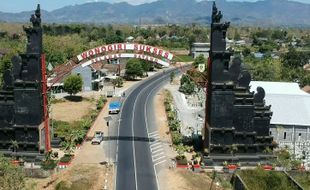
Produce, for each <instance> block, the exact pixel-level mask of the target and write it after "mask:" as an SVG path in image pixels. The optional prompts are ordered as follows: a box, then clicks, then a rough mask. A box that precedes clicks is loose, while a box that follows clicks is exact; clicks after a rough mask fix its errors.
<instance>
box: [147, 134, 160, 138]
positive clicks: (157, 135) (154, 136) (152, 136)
mask: <svg viewBox="0 0 310 190" xmlns="http://www.w3.org/2000/svg"><path fill="white" fill-rule="evenodd" d="M149 137H151V138H156V137H159V134H153V135H149Z"/></svg>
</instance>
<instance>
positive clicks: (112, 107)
mask: <svg viewBox="0 0 310 190" xmlns="http://www.w3.org/2000/svg"><path fill="white" fill-rule="evenodd" d="M120 111H121V102H120V101H113V102H111V103H110V104H109V114H112V113H116V114H118V113H119V112H120Z"/></svg>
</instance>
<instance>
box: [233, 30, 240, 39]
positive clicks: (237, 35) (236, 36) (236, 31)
mask: <svg viewBox="0 0 310 190" xmlns="http://www.w3.org/2000/svg"><path fill="white" fill-rule="evenodd" d="M240 39H241V37H240V34H239V32H238V30H235V33H234V40H240Z"/></svg>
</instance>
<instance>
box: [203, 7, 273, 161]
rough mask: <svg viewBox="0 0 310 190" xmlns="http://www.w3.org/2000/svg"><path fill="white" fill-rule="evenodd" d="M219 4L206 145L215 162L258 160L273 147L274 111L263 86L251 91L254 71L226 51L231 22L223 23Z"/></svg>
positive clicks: (210, 68)
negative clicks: (254, 91)
mask: <svg viewBox="0 0 310 190" xmlns="http://www.w3.org/2000/svg"><path fill="white" fill-rule="evenodd" d="M221 19H222V14H221V11H218V9H217V8H216V5H215V3H214V4H213V10H212V23H211V48H210V62H209V65H208V84H207V102H206V126H205V138H204V143H205V148H207V149H208V151H209V158H210V159H211V160H212V161H213V162H217V163H221V162H223V161H232V162H252V161H253V162H258V161H260V160H264V159H265V158H266V157H270V156H271V155H270V154H266V152H268V150H270V149H271V150H272V149H273V144H272V141H273V139H272V137H271V136H269V125H270V119H271V116H272V112H271V111H270V107H271V106H266V105H265V101H264V97H265V91H264V89H263V88H260V87H259V88H258V89H257V93H256V94H254V93H253V92H250V90H249V88H250V87H249V84H250V81H251V75H250V73H249V72H248V71H247V70H246V69H244V68H243V67H242V65H241V60H240V58H234V59H233V60H231V55H232V53H231V52H230V51H228V50H226V32H227V29H228V27H229V24H230V23H227V22H226V23H223V22H221Z"/></svg>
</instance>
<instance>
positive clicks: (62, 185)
mask: <svg viewBox="0 0 310 190" xmlns="http://www.w3.org/2000/svg"><path fill="white" fill-rule="evenodd" d="M70 189H71V188H70V184H69V183H68V182H66V181H60V182H59V183H58V184H57V185H56V187H55V190H70Z"/></svg>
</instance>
